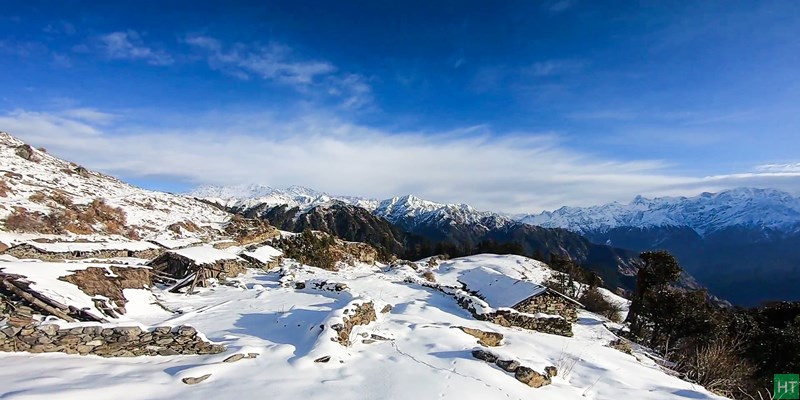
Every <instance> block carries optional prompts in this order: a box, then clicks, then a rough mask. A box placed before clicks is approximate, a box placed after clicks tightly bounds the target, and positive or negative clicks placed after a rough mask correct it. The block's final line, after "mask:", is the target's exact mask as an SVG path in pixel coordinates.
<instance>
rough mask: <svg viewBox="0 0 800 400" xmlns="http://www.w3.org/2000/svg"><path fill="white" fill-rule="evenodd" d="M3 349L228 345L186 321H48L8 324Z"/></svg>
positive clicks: (159, 349) (138, 352) (158, 349)
mask: <svg viewBox="0 0 800 400" xmlns="http://www.w3.org/2000/svg"><path fill="white" fill-rule="evenodd" d="M0 351H7V352H11V351H27V352H29V353H55V352H58V353H67V354H80V355H88V354H93V355H98V356H102V357H135V356H159V355H160V356H170V355H178V354H216V353H221V352H223V351H225V347H224V346H223V345H220V344H213V343H210V342H208V341H206V340H205V339H203V337H202V336H201V335H198V333H197V331H196V330H195V329H194V328H192V327H191V326H185V325H184V326H178V327H174V328H173V327H169V326H161V327H157V328H150V329H147V330H143V329H141V328H140V327H138V326H125V327H103V326H100V325H94V326H83V327H76V328H63V329H62V328H60V327H59V326H58V325H54V324H45V325H38V326H36V325H27V326H24V327H14V326H10V325H9V326H6V327H4V328H2V329H0Z"/></svg>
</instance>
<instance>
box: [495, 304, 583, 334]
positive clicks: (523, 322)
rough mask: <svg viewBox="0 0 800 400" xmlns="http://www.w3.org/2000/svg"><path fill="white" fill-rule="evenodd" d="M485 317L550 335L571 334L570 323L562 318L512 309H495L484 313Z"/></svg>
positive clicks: (501, 323) (502, 324) (503, 324)
mask: <svg viewBox="0 0 800 400" xmlns="http://www.w3.org/2000/svg"><path fill="white" fill-rule="evenodd" d="M485 319H487V320H489V321H491V322H494V323H495V324H498V325H501V326H516V327H519V328H523V329H530V330H532V331H539V332H543V333H549V334H552V335H560V336H567V337H571V336H572V324H571V323H570V322H569V321H567V320H565V319H564V318H558V317H554V318H538V317H535V316H533V315H531V314H523V313H518V312H515V311H512V310H497V311H495V312H494V313H491V314H488V315H486V316H485Z"/></svg>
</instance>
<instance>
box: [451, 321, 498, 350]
mask: <svg viewBox="0 0 800 400" xmlns="http://www.w3.org/2000/svg"><path fill="white" fill-rule="evenodd" d="M458 329H461V330H462V331H463V332H464V333H466V334H468V335H471V336H474V337H476V338H478V343H480V344H482V345H484V346H488V347H495V346H499V345H500V342H501V341H502V340H503V334H502V333H497V332H486V331H482V330H480V329H475V328H468V327H466V326H459V327H458Z"/></svg>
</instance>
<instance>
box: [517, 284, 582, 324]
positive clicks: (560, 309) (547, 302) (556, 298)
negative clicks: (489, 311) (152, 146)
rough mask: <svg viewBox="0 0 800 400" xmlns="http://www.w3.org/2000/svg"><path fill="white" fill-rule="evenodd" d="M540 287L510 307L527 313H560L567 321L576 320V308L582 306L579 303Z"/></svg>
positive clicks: (559, 293)
mask: <svg viewBox="0 0 800 400" xmlns="http://www.w3.org/2000/svg"><path fill="white" fill-rule="evenodd" d="M540 287H541V290H537V291H536V292H534V293H532V294H531V295H530V296H528V298H526V299H525V300H522V301H520V302H519V303H517V304H514V305H513V306H511V308H513V309H515V310H517V311H519V312H523V313H528V314H538V313H541V314H549V315H560V316H562V317H564V319H566V320H567V321H569V322H575V321H577V320H578V308H582V307H583V305H582V304H581V303H578V302H577V301H575V300H574V299H572V298H571V297H569V296H567V295H565V294H563V293H561V292H558V291H555V290H553V289H550V288H547V287H542V286H540Z"/></svg>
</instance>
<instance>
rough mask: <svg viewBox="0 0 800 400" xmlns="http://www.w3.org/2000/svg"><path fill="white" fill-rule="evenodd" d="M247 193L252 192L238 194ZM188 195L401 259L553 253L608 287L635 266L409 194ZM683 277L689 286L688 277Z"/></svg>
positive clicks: (559, 237) (624, 258)
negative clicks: (597, 276)
mask: <svg viewBox="0 0 800 400" xmlns="http://www.w3.org/2000/svg"><path fill="white" fill-rule="evenodd" d="M251 194H255V196H256V197H249V198H248V197H246V196H249V195H251ZM188 195H190V196H196V197H199V198H202V199H203V200H205V201H210V202H215V203H217V204H220V205H221V206H224V207H227V209H228V210H229V211H231V212H235V213H239V214H242V215H244V216H246V217H249V218H262V219H265V220H268V221H269V222H270V223H271V224H273V225H275V226H277V227H279V228H281V229H284V230H291V231H300V230H302V229H305V228H310V229H318V230H323V231H326V232H330V233H333V234H335V235H337V236H339V237H341V238H343V239H345V240H353V241H364V242H367V243H370V244H373V245H375V246H377V247H381V248H384V249H387V250H388V251H390V252H391V253H393V254H398V255H402V256H404V257H406V258H409V259H413V258H420V257H425V256H430V255H433V254H437V253H448V254H450V255H465V254H473V253H476V252H511V253H516V254H524V255H528V256H535V257H538V258H540V259H548V258H549V257H550V255H553V254H555V255H561V256H568V257H569V258H571V259H572V260H574V261H575V262H578V263H580V264H583V265H586V266H588V267H589V268H590V269H592V270H594V271H595V272H597V273H598V274H600V275H601V277H603V279H604V280H605V282H606V284H607V285H608V286H610V287H622V288H624V289H627V290H630V289H632V288H633V286H634V285H635V277H634V276H635V274H636V270H637V268H638V266H639V260H638V257H637V253H635V252H631V251H628V250H623V249H619V248H614V247H612V246H607V245H604V244H595V243H591V242H590V241H589V240H587V239H585V238H584V237H582V236H580V235H578V234H575V233H573V232H570V231H568V230H564V229H549V228H542V227H537V226H533V225H529V224H525V223H522V222H519V221H515V220H514V219H512V218H509V217H506V216H503V215H500V214H497V213H492V212H484V211H478V210H475V209H474V208H472V207H471V206H469V205H466V204H441V203H435V202H432V201H427V200H423V199H420V198H417V197H414V196H410V195H409V196H402V197H394V198H391V199H386V200H382V201H377V200H371V199H363V198H357V197H347V196H331V195H328V194H326V193H322V192H318V191H315V190H312V189H308V188H302V187H297V186H293V187H290V188H287V189H274V188H270V187H266V186H242V187H235V188H224V187H220V188H215V187H210V186H204V187H202V188H200V189H199V190H196V191H193V192H191V193H189V194H188ZM200 195H202V196H200ZM686 282H687V286H695V285H696V284H695V283H694V282H693V281H692V280H691V279H688V280H687V281H686Z"/></svg>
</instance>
